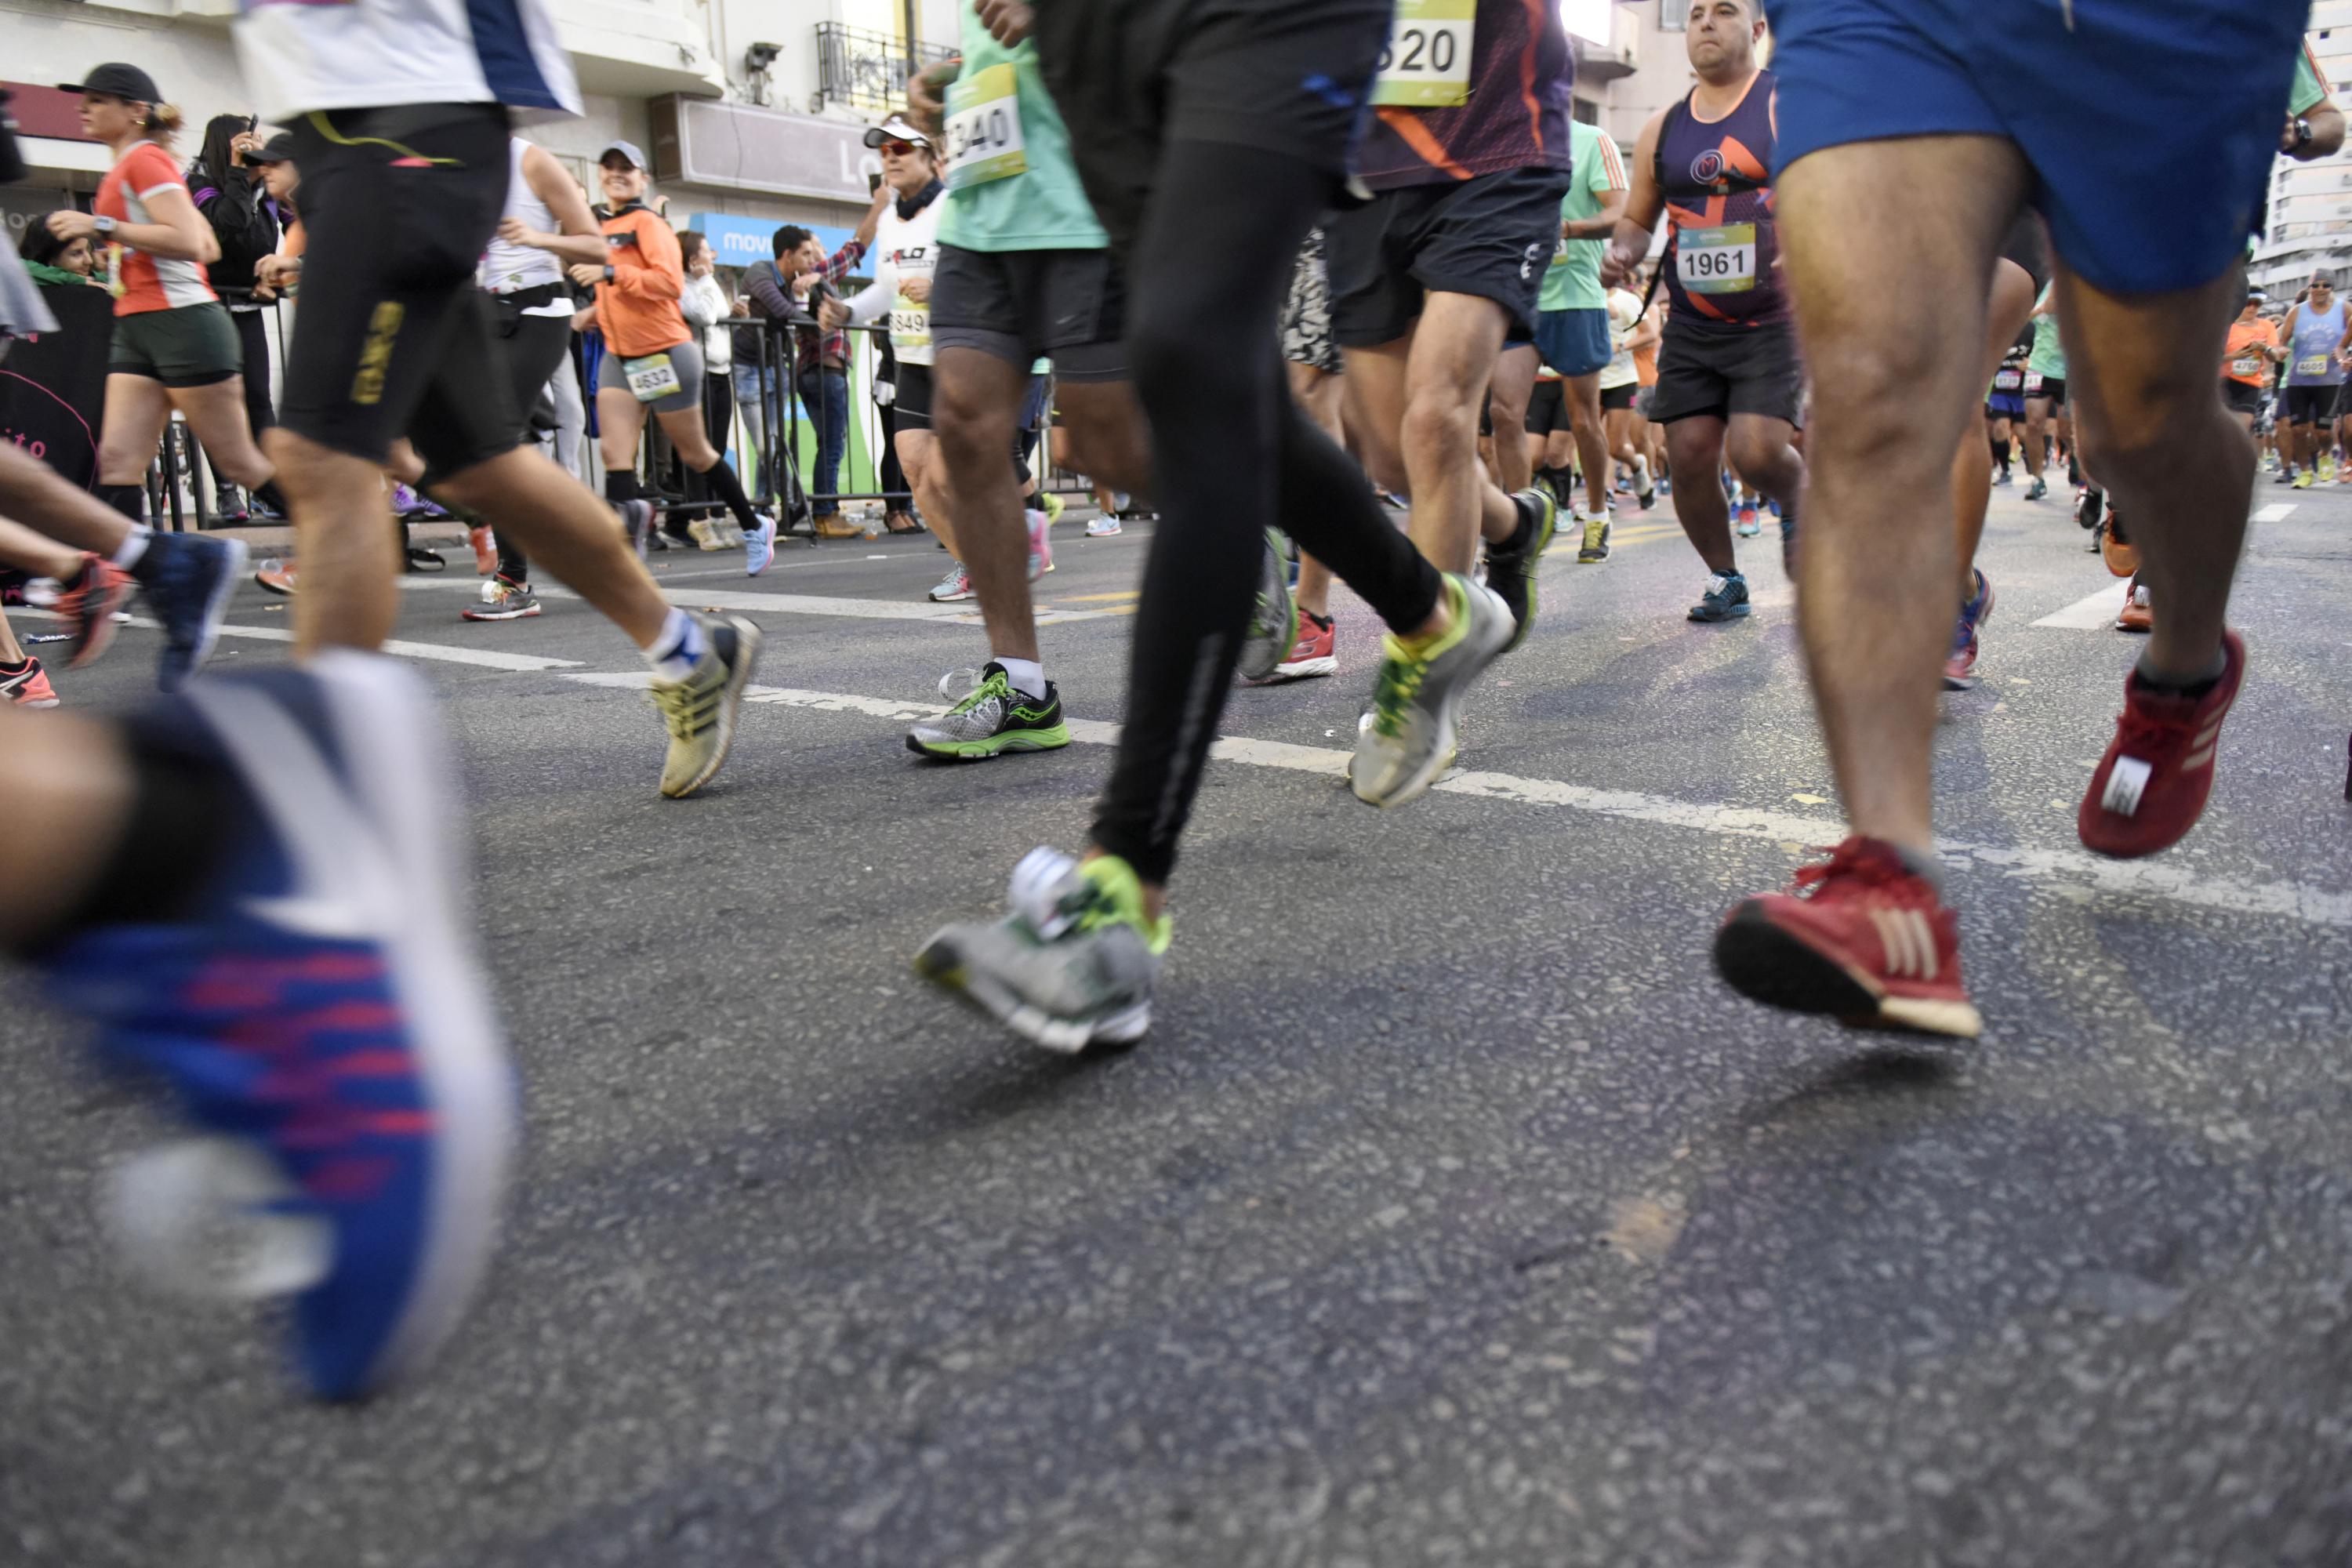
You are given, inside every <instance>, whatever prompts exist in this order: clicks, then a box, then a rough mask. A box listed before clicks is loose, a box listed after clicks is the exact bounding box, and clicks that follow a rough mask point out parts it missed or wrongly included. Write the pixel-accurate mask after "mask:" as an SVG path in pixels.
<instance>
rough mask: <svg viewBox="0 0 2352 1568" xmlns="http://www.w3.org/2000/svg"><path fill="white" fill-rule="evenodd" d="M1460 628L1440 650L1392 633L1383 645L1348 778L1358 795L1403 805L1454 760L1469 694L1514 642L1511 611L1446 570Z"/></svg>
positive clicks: (1377, 802)
mask: <svg viewBox="0 0 2352 1568" xmlns="http://www.w3.org/2000/svg"><path fill="white" fill-rule="evenodd" d="M1445 581H1446V585H1447V586H1446V592H1447V595H1448V596H1449V597H1450V598H1451V600H1452V602H1453V605H1454V625H1453V626H1451V627H1449V628H1448V629H1447V632H1446V636H1445V639H1444V641H1443V642H1441V643H1440V644H1439V645H1438V646H1437V647H1433V648H1431V649H1428V650H1426V651H1425V652H1423V653H1420V654H1415V653H1412V652H1410V651H1409V650H1407V648H1406V647H1405V646H1404V644H1402V642H1399V641H1398V640H1397V638H1396V635H1395V634H1394V633H1391V634H1390V635H1389V636H1388V637H1386V638H1385V639H1383V640H1382V642H1381V671H1380V676H1379V678H1378V679H1377V680H1376V681H1375V682H1374V684H1373V687H1372V705H1371V707H1370V710H1367V711H1366V712H1365V714H1364V716H1363V718H1362V719H1361V720H1360V721H1358V723H1357V726H1356V757H1355V761H1354V762H1353V763H1351V764H1349V769H1348V780H1349V784H1350V785H1351V786H1352V787H1353V788H1354V790H1355V792H1356V798H1357V799H1358V800H1360V801H1363V802H1366V803H1367V804H1369V805H1379V806H1390V805H1403V804H1404V803H1405V802H1407V801H1409V800H1412V799H1414V798H1416V797H1417V796H1419V795H1422V794H1423V793H1424V792H1426V791H1427V790H1428V788H1429V786H1430V785H1431V784H1434V783H1436V782H1437V775H1438V774H1440V773H1444V771H1445V770H1446V768H1447V767H1448V766H1450V765H1451V764H1452V763H1453V762H1454V710H1455V709H1456V708H1457V707H1458V706H1459V705H1460V703H1461V700H1462V693H1463V692H1464V691H1465V689H1468V687H1469V685H1470V683H1471V682H1472V681H1474V680H1475V679H1478V677H1479V675H1480V674H1481V673H1482V672H1483V671H1484V670H1485V669H1486V667H1487V666H1488V665H1490V664H1492V663H1494V662H1495V660H1496V658H1498V657H1500V656H1501V654H1502V652H1503V650H1504V649H1506V648H1507V647H1510V646H1511V634H1512V631H1513V629H1514V627H1513V623H1512V620H1511V612H1510V611H1509V609H1508V608H1507V607H1506V606H1505V605H1504V604H1503V601H1502V599H1501V598H1500V597H1498V596H1497V595H1496V594H1495V592H1494V591H1493V590H1492V589H1490V588H1483V587H1480V586H1479V585H1478V584H1475V583H1473V582H1471V581H1470V580H1469V579H1468V578H1467V577H1459V576H1455V575H1454V574H1451V573H1448V574H1446V579H1445Z"/></svg>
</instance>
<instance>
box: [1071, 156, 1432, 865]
mask: <svg viewBox="0 0 2352 1568" xmlns="http://www.w3.org/2000/svg"><path fill="white" fill-rule="evenodd" d="M1074 129H1075V128H1074ZM1338 195H1339V191H1338V188H1337V181H1336V180H1335V179H1334V178H1333V176H1331V175H1329V174H1324V173H1322V172H1320V171H1319V170H1318V169H1317V168H1316V167H1315V166H1314V165H1312V164H1311V163H1306V162H1304V161H1302V160H1299V159H1297V158H1294V157H1291V156H1288V155H1286V154H1283V153H1270V152H1266V151H1264V150H1262V149H1259V148H1255V147H1241V146H1235V145H1230V144H1226V143H1223V142H1174V143H1172V144H1171V145H1169V146H1168V147H1167V148H1166V149H1165V151H1164V152H1163V153H1161V154H1160V167H1159V171H1158V176H1157V178H1156V180H1155V181H1154V182H1153V190H1152V195H1151V198H1150V208H1149V210H1148V211H1147V212H1146V213H1145V215H1144V217H1143V223H1142V228H1141V232H1140V235H1139V238H1138V241H1137V243H1136V246H1135V247H1134V252H1133V254H1132V255H1131V256H1129V258H1127V264H1128V268H1129V279H1128V283H1129V291H1128V299H1129V315H1128V323H1127V351H1128V354H1129V363H1131V364H1132V365H1133V366H1134V368H1135V386H1136V391H1137V393H1138V395H1139V396H1140V397H1141V398H1142V401H1143V406H1144V412H1145V413H1146V415H1147V416H1149V417H1150V421H1151V439H1152V447H1153V467H1154V471H1155V474H1156V477H1157V482H1158V501H1159V511H1160V526H1159V528H1158V530H1157V531H1155V532H1154V533H1153V535H1152V540H1151V559H1150V564H1149V565H1148V567H1147V568H1146V570H1145V574H1144V578H1143V597H1142V602H1141V604H1140V605H1139V606H1138V609H1137V615H1136V623H1135V636H1134V644H1133V648H1132V652H1131V654H1130V658H1129V668H1128V698H1127V709H1128V710H1127V723H1126V725H1125V727H1124V728H1123V729H1122V730H1121V731H1120V732H1119V744H1118V763H1117V764H1116V765H1115V766H1114V767H1113V769H1112V772H1111V778H1110V784H1109V786H1108V789H1107V790H1106V791H1105V793H1104V795H1103V799H1102V802H1101V804H1100V805H1099V806H1098V807H1097V811H1096V816H1095V824H1094V841H1095V843H1096V844H1097V845H1098V846H1100V847H1102V848H1103V849H1105V850H1107V851H1108V852H1109V853H1111V854H1114V855H1117V856H1119V857H1121V858H1124V859H1126V860H1127V861H1128V862H1129V864H1130V865H1132V866H1133V867H1134V868H1135V869H1136V871H1137V873H1138V874H1139V875H1140V876H1141V877H1142V878H1143V879H1144V880H1145V881H1147V882H1164V881H1166V880H1167V879H1168V874H1169V871H1170V870H1171V868H1172V867H1173V866H1174V865H1175V863H1176V841H1177V839H1178V837H1180V836H1181V834H1182V832H1183V830H1184V821H1185V818H1186V817H1187V816H1190V815H1191V812H1192V796H1193V794H1194V793H1195V792H1196V791H1197V790H1198V789H1199V788H1200V784H1201V770H1202V766H1203V765H1204V764H1205V763H1207V761H1208V758H1209V747H1210V744H1211V742H1213V741H1214V740H1215V739H1216V735H1217V719H1218V716H1219V715H1220V714H1221V713H1222V712H1223V710H1224V705H1225V696H1226V693H1227V692H1228V691H1229V690H1230V689H1231V688H1232V686H1233V681H1234V664H1235V663H1236V661H1237V660H1238V659H1239V658H1240V656H1241V642H1242V637H1243V634H1244V631H1245V630H1246V629H1247V626H1248V624H1249V617H1250V610H1251V606H1252V604H1253V603H1254V601H1255V596H1256V593H1257V584H1258V576H1259V574H1260V572H1261V571H1262V570H1263V563H1264V559H1265V531H1266V529H1268V528H1269V527H1271V526H1273V525H1274V524H1275V522H1276V520H1277V519H1279V520H1280V521H1281V524H1282V526H1283V527H1284V528H1286V530H1287V531H1289V533H1290V535H1291V537H1292V538H1294V539H1296V540H1297V542H1298V544H1299V547H1300V548H1301V549H1303V550H1305V551H1306V552H1307V553H1308V554H1310V555H1312V556H1314V557H1315V558H1316V559H1317V560H1318V561H1321V562H1323V563H1326V564H1327V565H1328V566H1329V567H1330V568H1331V570H1332V571H1333V572H1334V573H1336V574H1339V577H1341V578H1342V579H1343V580H1345V581H1346V583H1347V584H1348V585H1349V587H1351V588H1353V589H1355V591H1356V592H1357V593H1358V594H1360V595H1362V596H1363V597H1364V598H1365V599H1366V600H1367V601H1369V602H1370V605H1371V606H1372V608H1373V609H1375V610H1377V611H1379V612H1380V615H1381V619H1382V620H1384V621H1386V622H1387V623H1388V624H1389V626H1391V628H1393V629H1396V630H1399V631H1409V630H1411V629H1412V628H1413V627H1415V626H1419V625H1421V623H1422V622H1423V621H1425V620H1427V619H1428V618H1429V615H1430V612H1431V611H1432V610H1433V609H1434V608H1435V607H1436V605H1437V596H1438V595H1439V593H1440V592H1441V591H1442V587H1443V580H1442V578H1441V577H1440V575H1439V574H1438V572H1437V569H1436V568H1435V567H1433V566H1432V565H1430V564H1429V563H1428V562H1427V561H1425V560H1423V558H1422V555H1421V552H1419V551H1417V550H1415V549H1414V548H1413V546H1412V542H1410V541H1408V540H1407V539H1406V538H1405V536H1404V534H1403V533H1402V531H1399V530H1398V528H1397V527H1396V525H1395V524H1394V523H1392V522H1391V521H1389V518H1388V514H1387V513H1386V512H1384V511H1383V510H1381V506H1380V503H1379V502H1378V501H1376V500H1373V499H1372V490H1371V486H1370V483H1369V482H1368V481H1367V480H1366V479H1365V478H1364V475H1363V471H1362V470H1361V469H1360V468H1357V467H1356V465H1355V463H1354V461H1353V460H1352V459H1350V458H1349V456H1348V455H1347V453H1345V452H1343V451H1341V450H1340V449H1339V447H1337V446H1336V445H1334V444H1333V443H1332V441H1331V439H1330V437H1328V436H1326V435H1324V434H1323V432H1322V431H1321V430H1319V429H1318V428H1317V427H1316V426H1315V424H1314V423H1313V421H1311V420H1309V419H1308V418H1307V416H1306V415H1305V414H1303V413H1301V412H1300V411H1299V408H1298V405H1297V404H1296V403H1295V402H1293V401H1292V399H1291V396H1290V390H1289V384H1288V382H1287V381H1286V377H1285V375H1284V372H1283V368H1282V353H1281V346H1280V337H1279V334H1278V333H1277V332H1276V313H1277V311H1278V310H1279V308H1280V306H1281V304H1282V301H1283V299H1284V297H1285V295H1286V293H1287V291H1288V289H1289V287H1290V274H1291V268H1292V265H1293V263H1294V262H1295V260H1296V259H1297V254H1298V246H1299V242H1300V241H1301V240H1303V239H1305V238H1306V237H1307V226H1308V225H1309V224H1311V223H1312V222H1313V221H1314V219H1315V216H1316V215H1317V214H1318V213H1321V212H1323V211H1324V210H1325V209H1326V208H1328V206H1330V205H1331V203H1332V201H1333V200H1334V199H1335V198H1336V197H1337V196H1338Z"/></svg>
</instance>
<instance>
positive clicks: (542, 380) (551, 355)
mask: <svg viewBox="0 0 2352 1568" xmlns="http://www.w3.org/2000/svg"><path fill="white" fill-rule="evenodd" d="M501 324H502V325H503V323H501ZM499 348H501V349H503V350H504V351H505V356H506V368H507V389H508V407H509V408H510V409H511V410H512V411H513V413H514V415H515V416H516V417H517V418H519V419H520V420H521V421H522V439H523V444H524V445H526V446H531V445H535V444H536V435H535V432H534V431H533V430H532V428H531V422H532V418H533V416H534V413H535V411H536V410H537V409H538V407H539V400H540V399H541V397H542V396H544V395H546V392H547V384H548V382H549V381H550V380H551V378H552V377H553V376H554V374H555V372H556V368H557V367H558V366H559V365H562V363H563V362H564V359H565V356H566V355H567V354H569V353H570V352H571V349H572V318H571V317H569V316H517V317H515V318H514V335H513V336H512V337H509V338H506V339H503V340H501V341H500V342H499ZM493 532H494V533H495V534H496V536H497V539H498V542H499V576H501V577H504V578H505V579H506V580H507V581H508V582H509V583H528V582H530V561H529V560H528V559H526V558H525V557H524V555H523V552H521V551H520V549H518V548H517V547H516V545H515V542H514V541H513V540H511V539H509V538H508V537H507V535H506V532H505V531H504V530H493Z"/></svg>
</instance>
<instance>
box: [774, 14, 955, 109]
mask: <svg viewBox="0 0 2352 1568" xmlns="http://www.w3.org/2000/svg"><path fill="white" fill-rule="evenodd" d="M953 58H955V51H954V50H953V49H951V48H945V47H940V45H937V44H925V43H917V44H916V45H914V47H913V62H912V66H911V70H917V71H919V70H921V69H922V68H924V67H925V66H929V65H935V64H937V63H938V62H939V61H940V60H950V59H953ZM909 72H910V66H909V63H908V46H907V45H906V44H904V43H902V42H901V41H899V40H898V39H897V38H895V37H891V36H890V35H889V34H887V33H871V32H867V31H866V30H865V29H863V28H860V27H850V26H843V25H842V24H841V23H839V22H819V23H818V24H817V25H816V99H815V100H814V102H813V103H812V104H811V105H810V107H811V108H813V109H818V110H824V109H856V110H865V111H866V112H867V113H870V114H882V113H887V111H889V110H893V109H897V108H898V107H899V106H900V105H902V104H904V103H905V102H906V101H907V80H908V75H909Z"/></svg>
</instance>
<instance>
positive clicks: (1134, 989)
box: [915, 848, 1171, 1056]
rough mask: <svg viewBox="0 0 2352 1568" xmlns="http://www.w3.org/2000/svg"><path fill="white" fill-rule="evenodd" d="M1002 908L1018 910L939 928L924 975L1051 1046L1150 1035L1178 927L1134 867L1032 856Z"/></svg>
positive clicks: (918, 959)
mask: <svg viewBox="0 0 2352 1568" xmlns="http://www.w3.org/2000/svg"><path fill="white" fill-rule="evenodd" d="M1005 902H1006V903H1007V904H1009V905H1010V906H1011V907H1012V910H1013V912H1012V913H1011V914H1008V915H1006V916H1005V917H1004V918H1003V919H1002V920H998V921H971V922H968V923H965V924H959V925H951V926H945V927H942V928H941V929H940V931H938V932H937V933H936V934H935V935H933V936H932V938H931V940H930V941H929V942H925V943H924V944H923V951H922V952H919V953H917V954H916V955H915V973H918V974H919V975H921V976H922V977H923V978H924V979H926V980H928V981H929V982H930V983H931V984H934V985H937V986H939V987H940V988H941V989H942V990H945V991H947V992H950V993H951V994H953V995H954V996H955V997H956V998H957V999H958V1000H960V1001H961V1002H963V1003H965V1004H966V1005H970V1006H972V1007H976V1008H978V1009H980V1010H981V1011H982V1012H983V1013H986V1014H987V1015H988V1016H990V1017H992V1018H994V1019H995V1020H996V1021H997V1022H999V1023H1001V1024H1003V1025H1004V1026H1006V1027H1007V1028H1009V1029H1011V1030H1012V1031H1013V1033H1014V1034H1016V1035H1019V1036H1021V1037H1023V1038H1024V1039H1026V1040H1031V1041H1034V1043H1036V1044H1037V1045H1040V1046H1043V1047H1045V1048H1046V1049H1047V1050H1049V1051H1059V1052H1061V1053H1063V1054H1065V1055H1069V1056H1075V1055H1076V1054H1077V1053H1078V1052H1080V1051H1083V1050H1085V1049H1086V1048H1087V1047H1089V1046H1096V1045H1132V1044H1133V1043H1134V1042H1135V1041H1137V1040H1139V1039H1141V1038H1142V1037H1143V1036H1144V1032H1145V1031H1146V1030H1148V1029H1150V1027H1151V990H1152V986H1153V984H1154V983H1155V982H1157V981H1158V979H1159V977H1160V955H1161V954H1163V953H1165V952H1167V951H1168V938H1169V933H1170V930H1171V926H1170V922H1169V920H1168V917H1166V916H1165V915H1162V916H1161V917H1160V919H1159V920H1158V921H1152V920H1150V919H1149V918H1147V917H1146V916H1145V914H1144V912H1143V883H1142V881H1141V880H1140V879H1138V878H1137V876H1136V874H1135V868H1133V867H1131V866H1129V864H1128V863H1127V862H1126V861H1124V860H1122V859H1120V858H1118V856H1116V855H1097V856H1096V857H1095V858H1093V859H1091V860H1087V861H1084V862H1080V861H1077V860H1074V859H1072V858H1070V857H1069V856H1067V855H1065V854H1063V853H1062V852H1061V851H1059V850H1057V849H1043V848H1040V849H1032V850H1031V851H1029V853H1028V854H1026V855H1024V856H1023V857H1022V858H1021V863H1020V864H1019V865H1018V866H1015V867H1014V868H1013V880H1012V884H1011V886H1010V887H1009V888H1008V889H1007V890H1006V894H1005Z"/></svg>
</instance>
